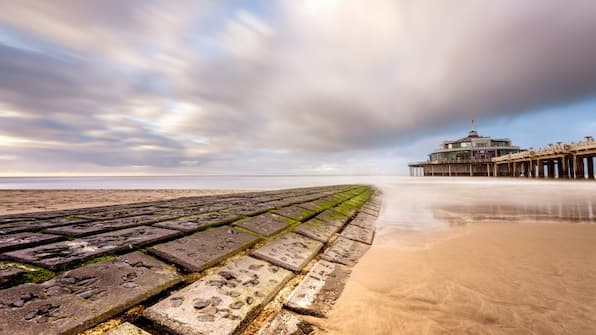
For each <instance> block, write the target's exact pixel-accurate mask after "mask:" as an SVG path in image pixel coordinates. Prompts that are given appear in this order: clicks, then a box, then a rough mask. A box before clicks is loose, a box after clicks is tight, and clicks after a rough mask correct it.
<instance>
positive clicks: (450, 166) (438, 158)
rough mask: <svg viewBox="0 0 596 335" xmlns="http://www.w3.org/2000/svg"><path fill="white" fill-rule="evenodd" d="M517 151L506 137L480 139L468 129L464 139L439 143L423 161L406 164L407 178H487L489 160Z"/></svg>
mask: <svg viewBox="0 0 596 335" xmlns="http://www.w3.org/2000/svg"><path fill="white" fill-rule="evenodd" d="M519 152H520V148H519V147H518V146H515V145H513V144H512V143H511V140H510V139H508V138H498V139H494V138H491V137H487V136H480V135H478V132H476V131H475V130H472V131H470V132H469V133H468V136H466V137H464V138H460V139H458V140H454V141H445V142H443V143H441V146H440V147H439V148H438V149H437V150H435V151H433V152H431V153H430V154H429V155H428V159H427V161H425V162H416V163H410V164H409V167H410V175H411V176H491V175H492V174H493V173H494V168H493V163H492V159H493V158H495V157H500V156H503V155H509V154H515V153H519Z"/></svg>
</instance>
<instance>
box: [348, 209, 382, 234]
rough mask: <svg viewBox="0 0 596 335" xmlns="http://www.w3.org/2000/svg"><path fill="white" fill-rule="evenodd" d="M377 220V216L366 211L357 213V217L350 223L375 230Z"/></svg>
mask: <svg viewBox="0 0 596 335" xmlns="http://www.w3.org/2000/svg"><path fill="white" fill-rule="evenodd" d="M376 222H377V217H376V216H373V215H370V214H366V213H364V212H359V213H358V215H356V217H355V218H354V219H353V220H352V221H350V224H351V225H354V226H358V227H361V228H365V229H372V230H374V229H375V226H376Z"/></svg>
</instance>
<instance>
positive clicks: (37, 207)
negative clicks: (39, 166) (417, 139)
mask: <svg viewBox="0 0 596 335" xmlns="http://www.w3.org/2000/svg"><path fill="white" fill-rule="evenodd" d="M238 192H242V191H241V190H177V189H176V190H175V189H170V190H167V189H162V190H0V204H2V205H1V206H0V215H4V214H13V213H24V212H39V211H49V210H58V209H70V208H80V207H93V206H105V205H115V204H124V203H132V202H142V201H153V200H164V199H171V198H179V197H191V196H202V195H211V194H226V193H238Z"/></svg>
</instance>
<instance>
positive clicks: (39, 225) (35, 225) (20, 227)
mask: <svg viewBox="0 0 596 335" xmlns="http://www.w3.org/2000/svg"><path fill="white" fill-rule="evenodd" d="M83 222H89V220H88V219H82V218H77V217H60V218H53V219H42V220H33V221H25V222H14V223H7V224H4V225H1V226H0V235H6V234H12V233H19V232H26V231H29V232H34V231H39V230H42V229H45V228H51V227H60V226H66V225H69V224H78V223H83Z"/></svg>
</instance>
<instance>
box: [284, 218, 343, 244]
mask: <svg viewBox="0 0 596 335" xmlns="http://www.w3.org/2000/svg"><path fill="white" fill-rule="evenodd" d="M340 228H341V227H338V226H334V225H332V224H329V223H327V222H325V221H323V220H320V219H318V218H313V219H310V220H308V221H306V222H304V223H302V224H300V225H299V226H298V227H296V229H294V232H296V233H298V234H301V235H304V236H306V237H310V238H312V239H314V240H317V241H321V242H323V243H327V241H329V240H330V239H331V237H332V236H333V234H335V233H336V232H337V231H338V230H339V229H340Z"/></svg>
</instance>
